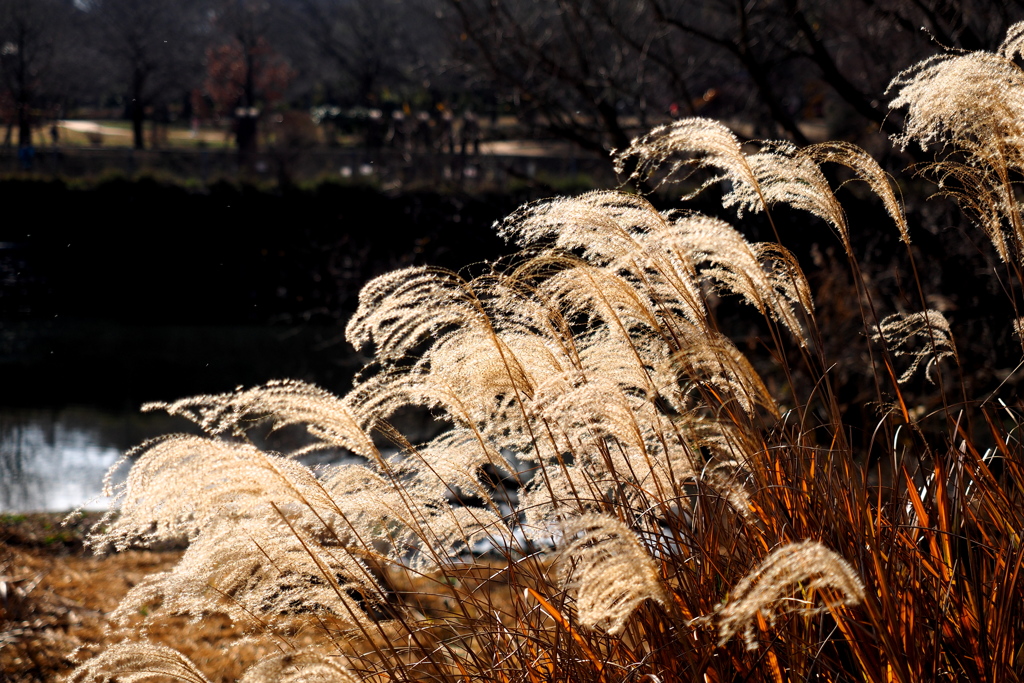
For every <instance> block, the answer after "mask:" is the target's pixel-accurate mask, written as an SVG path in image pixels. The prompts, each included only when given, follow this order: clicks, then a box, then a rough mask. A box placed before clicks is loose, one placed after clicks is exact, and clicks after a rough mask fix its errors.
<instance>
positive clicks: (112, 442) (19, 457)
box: [0, 408, 187, 512]
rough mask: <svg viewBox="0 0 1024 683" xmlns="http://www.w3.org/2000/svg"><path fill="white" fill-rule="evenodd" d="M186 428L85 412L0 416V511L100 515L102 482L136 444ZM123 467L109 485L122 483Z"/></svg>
mask: <svg viewBox="0 0 1024 683" xmlns="http://www.w3.org/2000/svg"><path fill="white" fill-rule="evenodd" d="M185 425H187V423H182V422H179V421H177V420H174V419H173V418H168V417H167V416H161V415H127V414H126V415H117V414H112V413H104V412H100V411H96V410H92V409H88V408H68V409H61V410H34V411H11V410H7V411H3V412H0V512H63V511H69V510H73V509H75V508H78V507H84V508H85V509H89V510H105V509H106V508H107V505H108V503H109V499H108V498H104V497H103V496H102V495H101V494H102V491H103V478H104V476H105V475H106V473H107V470H109V469H110V467H111V466H112V465H114V464H115V463H116V462H117V461H118V460H119V459H120V458H121V455H122V454H123V453H124V452H125V451H126V450H128V449H129V448H131V447H132V446H133V445H135V444H136V443H139V442H141V441H143V440H145V439H146V438H150V437H152V436H156V435H157V434H160V433H166V432H167V431H182V429H183V427H184V426H185ZM127 472H128V466H127V463H126V464H125V466H123V467H121V468H119V469H118V470H117V472H116V473H115V474H114V476H113V481H114V482H117V481H122V480H123V479H124V477H125V476H126V474H127Z"/></svg>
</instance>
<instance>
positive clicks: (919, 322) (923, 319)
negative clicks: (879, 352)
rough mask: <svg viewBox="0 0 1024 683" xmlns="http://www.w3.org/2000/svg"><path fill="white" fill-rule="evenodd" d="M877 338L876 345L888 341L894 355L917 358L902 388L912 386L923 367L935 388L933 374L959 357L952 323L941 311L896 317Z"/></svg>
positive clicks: (881, 326)
mask: <svg viewBox="0 0 1024 683" xmlns="http://www.w3.org/2000/svg"><path fill="white" fill-rule="evenodd" d="M873 336H874V338H875V340H876V341H885V343H886V344H887V345H888V347H889V349H890V351H892V353H893V355H895V356H910V357H911V358H913V362H911V364H910V367H908V368H907V369H906V370H904V371H903V374H902V375H900V378H899V383H900V384H903V383H905V382H908V381H909V380H910V378H911V377H913V376H914V373H915V372H917V369H918V368H920V367H921V365H922V363H923V364H924V374H925V377H926V378H927V379H928V381H929V382H931V383H932V384H934V383H935V378H934V377H933V375H932V371H933V370H934V369H935V367H936V366H937V365H938V362H939V361H940V360H942V359H943V358H953V359H954V360H956V357H957V356H956V346H955V345H954V343H953V333H952V331H951V330H950V329H949V321H948V320H946V318H945V317H944V316H943V315H942V314H941V313H939V312H938V311H932V310H928V311H920V312H918V313H893V314H892V315H890V316H888V317H886V318H884V319H883V320H882V321H881V322H880V323H878V327H877V328H876V329H875V332H874V333H873Z"/></svg>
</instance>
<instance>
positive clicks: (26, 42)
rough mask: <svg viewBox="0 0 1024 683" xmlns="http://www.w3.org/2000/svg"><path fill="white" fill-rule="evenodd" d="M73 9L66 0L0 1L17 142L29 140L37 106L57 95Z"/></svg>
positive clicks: (3, 68) (0, 40)
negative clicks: (60, 67)
mask: <svg viewBox="0 0 1024 683" xmlns="http://www.w3.org/2000/svg"><path fill="white" fill-rule="evenodd" d="M76 11H77V10H76V9H75V8H74V6H73V5H72V3H71V2H70V0H0V73H2V78H3V87H4V90H5V91H6V92H5V93H4V95H5V99H7V104H8V108H9V109H10V117H11V118H10V125H16V126H17V128H18V145H19V146H22V147H24V146H28V145H31V144H32V127H33V124H34V119H35V117H36V108H37V107H39V106H40V105H41V104H42V103H44V102H46V101H53V100H55V99H57V98H58V96H59V90H60V84H59V75H60V74H59V71H60V70H59V65H60V63H61V59H62V57H64V56H66V54H67V53H68V52H70V47H71V42H72V40H73V36H72V32H71V30H70V29H71V27H72V25H73V22H74V15H75V12H76ZM9 137H10V134H9V133H8V139H9Z"/></svg>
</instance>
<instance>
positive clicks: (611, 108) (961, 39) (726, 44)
mask: <svg viewBox="0 0 1024 683" xmlns="http://www.w3.org/2000/svg"><path fill="white" fill-rule="evenodd" d="M1022 5H1024V3H1022V2H1021V0H1011V1H1007V0H970V1H968V0H850V1H849V2H833V1H831V0H688V1H687V2H678V1H677V0H444V4H443V6H444V15H445V18H446V19H447V20H448V26H449V42H450V44H451V46H452V49H453V53H454V54H455V55H456V56H457V58H458V61H459V62H460V63H461V64H462V65H463V68H465V69H466V70H467V71H468V72H469V73H471V74H473V75H475V77H476V78H477V79H478V81H479V82H480V83H483V82H490V83H492V84H494V87H496V88H498V89H499V90H501V91H502V92H503V93H504V95H505V97H508V98H510V99H513V100H514V101H515V102H516V104H517V105H518V110H519V112H520V114H521V116H522V117H523V118H524V119H525V120H527V121H531V122H533V123H534V124H535V127H536V128H538V129H544V130H547V131H549V132H552V133H555V134H556V135H558V136H559V137H562V138H565V139H569V140H573V141H575V142H577V143H579V144H581V145H583V146H584V147H587V148H590V149H600V148H608V147H621V146H622V145H623V144H624V142H625V141H627V140H628V139H629V136H630V135H631V133H632V132H633V131H634V130H636V129H638V128H643V127H646V126H645V124H646V123H647V120H648V117H657V116H661V115H663V114H664V107H665V105H666V100H667V102H669V103H671V107H672V110H673V112H674V113H675V112H679V113H685V114H693V113H697V112H698V111H699V110H701V108H702V107H704V106H706V105H708V104H709V103H710V110H712V111H713V112H714V114H715V115H716V116H719V117H724V118H732V117H735V118H738V119H741V120H743V121H744V122H746V123H749V124H752V125H753V129H754V132H755V134H757V135H769V136H777V135H783V136H786V137H789V138H790V139H792V140H794V141H796V142H798V143H806V142H807V141H808V133H807V132H806V127H805V125H804V123H805V121H806V119H807V118H808V117H813V116H819V117H820V116H822V115H825V116H828V117H829V118H830V120H831V121H832V122H833V123H834V124H835V126H836V127H837V128H839V129H840V130H838V131H836V130H833V131H830V133H831V134H839V135H851V136H856V135H859V134H864V132H865V131H866V130H868V131H869V130H871V129H874V130H876V131H878V130H883V131H885V132H892V131H895V130H897V129H898V128H899V121H898V120H895V119H893V118H892V116H891V115H890V113H889V111H888V107H887V106H886V103H885V101H884V96H883V93H884V91H885V88H886V85H887V83H888V81H889V79H890V78H891V77H892V74H893V73H898V72H899V71H901V70H902V69H904V68H906V67H908V66H909V65H910V64H913V63H914V62H916V61H918V60H920V59H922V58H923V57H925V56H927V55H929V54H932V53H934V51H935V48H936V43H938V44H939V45H940V46H944V47H946V48H949V49H964V50H975V49H992V48H993V47H995V46H997V45H998V43H999V41H1000V40H1001V37H1002V35H1003V34H1004V32H1005V29H1006V27H1007V26H1008V25H1009V24H1011V23H1013V22H1014V21H1016V20H1019V19H1021V18H1022V16H1024V10H1022ZM821 100H824V101H825V104H824V105H820V101H821ZM816 102H818V103H819V105H818V107H817V108H818V110H819V111H817V112H814V111H812V110H813V109H815V107H812V106H811V105H812V104H815V103H816ZM821 109H825V110H826V111H824V112H822V111H820V110H821Z"/></svg>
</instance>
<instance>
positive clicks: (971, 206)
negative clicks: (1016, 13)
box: [889, 24, 1024, 261]
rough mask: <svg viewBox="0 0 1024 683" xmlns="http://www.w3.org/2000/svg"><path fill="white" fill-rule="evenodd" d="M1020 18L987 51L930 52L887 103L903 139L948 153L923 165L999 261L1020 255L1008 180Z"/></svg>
mask: <svg viewBox="0 0 1024 683" xmlns="http://www.w3.org/2000/svg"><path fill="white" fill-rule="evenodd" d="M1022 35H1024V24H1014V25H1013V26H1011V27H1010V29H1009V30H1008V31H1007V35H1006V39H1005V40H1004V41H1003V44H1002V45H1001V46H1000V48H999V49H998V50H997V51H996V52H994V53H992V52H970V53H966V54H962V53H951V54H943V55H936V56H935V57H932V58H930V59H927V60H924V61H923V62H920V63H918V64H915V65H914V66H912V67H910V68H909V69H907V70H906V71H904V72H903V73H901V74H899V75H898V76H897V77H896V78H894V79H893V81H892V82H891V83H890V84H889V92H895V97H894V98H893V100H892V102H890V104H889V106H890V107H891V108H892V109H900V108H904V107H905V108H906V123H905V124H904V132H903V134H902V135H899V136H896V137H895V140H896V142H898V143H899V144H900V145H902V146H903V147H906V146H907V145H909V144H910V143H912V142H917V143H919V144H920V145H921V148H922V149H925V148H927V147H928V146H929V145H932V144H938V145H940V146H941V149H942V150H943V151H945V152H946V158H944V159H940V160H939V161H938V162H936V163H933V164H929V165H927V166H926V169H927V170H928V171H929V172H930V173H931V174H932V175H934V176H935V177H936V178H937V179H938V182H939V188H940V191H941V192H942V193H944V194H946V195H949V196H951V197H953V198H955V199H956V200H957V201H958V202H959V203H960V206H961V207H962V208H963V209H964V211H965V212H967V213H968V214H969V215H971V216H972V217H973V218H974V219H975V221H976V222H977V223H978V225H979V226H980V227H981V228H982V229H983V230H984V231H985V233H986V234H987V235H988V237H989V239H990V240H991V241H992V244H993V245H994V246H995V248H996V251H997V252H998V254H999V256H1000V258H1002V259H1003V261H1014V260H1019V259H1021V258H1024V223H1022V218H1021V214H1020V204H1019V202H1018V201H1017V198H1016V196H1015V194H1014V190H1013V187H1014V185H1015V184H1016V183H1017V182H1019V180H1020V174H1021V171H1022V170H1024V119H1022V118H1021V115H1020V112H1021V111H1022V110H1024V71H1022V70H1021V68H1020V66H1018V64H1017V62H1016V59H1017V58H1018V57H1019V56H1020V54H1021V45H1022V38H1021V36H1022Z"/></svg>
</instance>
